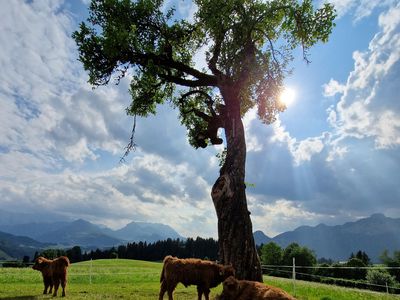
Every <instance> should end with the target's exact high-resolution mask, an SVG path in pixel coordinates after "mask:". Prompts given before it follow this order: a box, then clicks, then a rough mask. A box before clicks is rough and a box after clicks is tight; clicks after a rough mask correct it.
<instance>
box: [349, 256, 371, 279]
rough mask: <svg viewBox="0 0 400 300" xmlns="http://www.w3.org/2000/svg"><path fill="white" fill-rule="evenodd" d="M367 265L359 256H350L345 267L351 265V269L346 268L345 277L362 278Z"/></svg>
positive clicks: (365, 272)
mask: <svg viewBox="0 0 400 300" xmlns="http://www.w3.org/2000/svg"><path fill="white" fill-rule="evenodd" d="M366 266H367V265H366V264H365V263H364V262H363V261H362V260H361V259H359V258H352V259H350V260H349V261H348V262H347V263H346V267H351V268H352V269H346V272H345V273H344V274H345V277H344V278H348V279H355V280H363V279H365V276H366V275H367V269H365V267H366Z"/></svg>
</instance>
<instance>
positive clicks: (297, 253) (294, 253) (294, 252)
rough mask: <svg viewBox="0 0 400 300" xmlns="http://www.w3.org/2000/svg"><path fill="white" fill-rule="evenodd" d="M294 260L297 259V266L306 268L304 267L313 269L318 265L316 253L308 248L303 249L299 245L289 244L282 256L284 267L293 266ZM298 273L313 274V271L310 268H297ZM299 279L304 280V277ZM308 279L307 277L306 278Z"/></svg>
mask: <svg viewBox="0 0 400 300" xmlns="http://www.w3.org/2000/svg"><path fill="white" fill-rule="evenodd" d="M293 258H295V263H296V266H304V267H312V266H314V265H315V264H316V263H317V258H316V255H315V253H314V252H313V251H312V250H311V249H309V248H307V247H301V246H300V245H299V244H297V243H291V244H289V245H288V246H287V247H286V248H285V250H284V251H283V255H282V264H283V265H292V263H293ZM296 272H299V273H312V269H310V268H296ZM297 277H298V278H303V276H301V275H299V276H297ZM305 278H307V277H305Z"/></svg>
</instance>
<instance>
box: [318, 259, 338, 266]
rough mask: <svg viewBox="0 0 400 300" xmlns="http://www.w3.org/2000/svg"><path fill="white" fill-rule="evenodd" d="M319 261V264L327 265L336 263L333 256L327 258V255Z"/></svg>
mask: <svg viewBox="0 0 400 300" xmlns="http://www.w3.org/2000/svg"><path fill="white" fill-rule="evenodd" d="M317 262H318V263H319V264H327V265H332V264H333V263H334V261H333V260H332V259H331V258H325V257H321V258H318V261H317Z"/></svg>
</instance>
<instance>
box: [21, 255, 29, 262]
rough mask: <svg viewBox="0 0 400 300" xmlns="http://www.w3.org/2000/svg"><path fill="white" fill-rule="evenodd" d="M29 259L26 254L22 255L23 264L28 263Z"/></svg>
mask: <svg viewBox="0 0 400 300" xmlns="http://www.w3.org/2000/svg"><path fill="white" fill-rule="evenodd" d="M29 260H30V257H29V256H28V255H24V257H23V258H22V262H23V263H24V264H28V263H29Z"/></svg>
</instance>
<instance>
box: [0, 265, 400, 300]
mask: <svg viewBox="0 0 400 300" xmlns="http://www.w3.org/2000/svg"><path fill="white" fill-rule="evenodd" d="M161 268H162V264H161V263H155V262H146V261H137V260H125V259H108V260H95V261H92V262H90V261H86V262H80V263H75V264H72V265H71V266H70V268H69V273H68V275H69V276H68V285H67V299H158V292H159V288H160V272H161ZM264 282H266V283H268V284H271V285H274V286H278V287H280V288H282V289H284V290H286V291H288V292H289V293H291V294H293V284H292V281H291V280H289V279H282V278H275V277H269V276H266V277H264ZM221 289H222V286H221V285H220V286H218V287H216V288H214V289H212V290H211V298H213V297H214V296H215V295H217V294H218V293H220V292H221ZM42 292H43V284H42V277H41V274H40V272H38V271H34V270H32V269H31V268H24V269H16V268H0V299H20V300H28V299H53V298H52V297H51V296H50V295H42ZM295 293H296V297H297V299H299V300H350V299H351V300H374V299H376V300H378V299H379V300H382V299H383V300H386V299H387V300H389V299H399V300H400V296H395V295H387V294H383V293H376V292H370V291H364V290H357V289H349V288H342V287H336V286H331V285H325V284H318V283H310V282H305V281H299V280H297V281H296V286H295ZM60 295H61V292H60V290H59V296H60ZM164 299H167V295H165V296H164ZM174 299H176V300H189V299H190V300H192V299H197V293H196V288H195V287H194V286H191V287H188V288H185V287H184V286H183V285H181V284H179V285H178V287H177V289H176V290H175V293H174Z"/></svg>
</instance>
